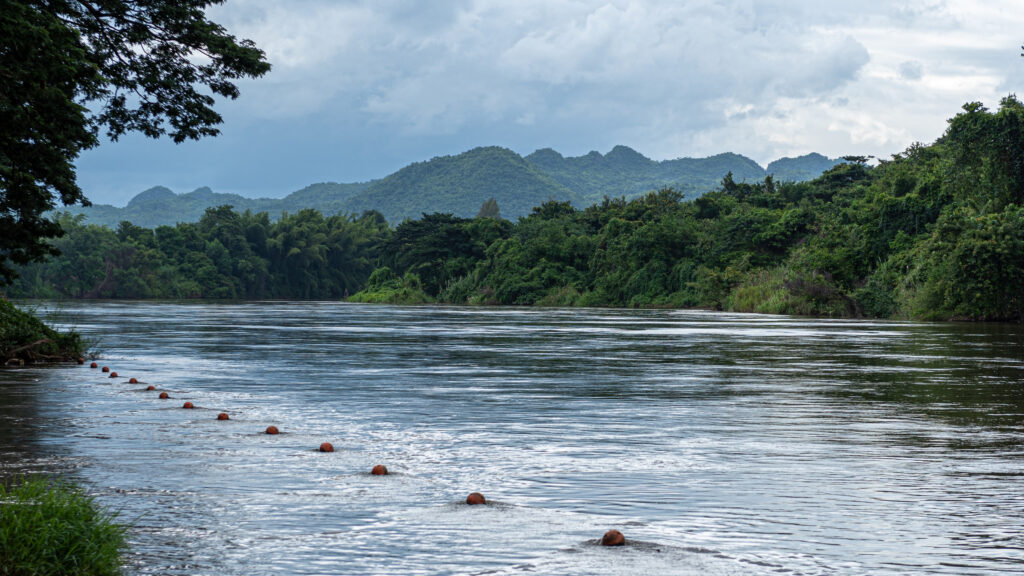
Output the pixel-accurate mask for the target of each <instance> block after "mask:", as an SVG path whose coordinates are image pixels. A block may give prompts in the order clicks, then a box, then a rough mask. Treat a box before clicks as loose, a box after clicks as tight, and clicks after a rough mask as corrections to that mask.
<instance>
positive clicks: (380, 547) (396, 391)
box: [0, 302, 1024, 576]
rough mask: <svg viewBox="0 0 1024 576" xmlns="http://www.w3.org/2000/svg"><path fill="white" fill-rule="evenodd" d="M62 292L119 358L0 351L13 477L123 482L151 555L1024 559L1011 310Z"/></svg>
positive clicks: (472, 566)
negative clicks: (754, 310)
mask: <svg viewBox="0 0 1024 576" xmlns="http://www.w3.org/2000/svg"><path fill="white" fill-rule="evenodd" d="M55 308H56V311H55V314H56V316H55V318H56V319H57V321H58V322H59V323H60V324H62V325H64V326H74V327H75V328H76V329H77V330H78V331H80V332H81V333H83V334H84V335H85V336H86V337H87V338H90V339H92V340H93V341H94V342H95V347H96V349H97V350H98V351H99V353H100V358H99V360H98V362H100V364H101V365H107V366H110V368H111V369H113V370H115V371H117V372H118V374H119V376H120V377H119V378H116V379H114V378H107V375H106V374H102V373H100V371H99V370H95V369H90V368H88V366H87V365H86V366H77V365H63V366H55V367H42V368H27V369H9V370H2V371H0V430H3V431H4V432H3V433H2V434H0V476H4V477H8V478H9V477H12V476H15V475H19V474H25V473H33V472H45V473H60V474H66V475H68V476H69V477H71V478H73V479H75V480H76V481H77V482H79V483H80V484H81V485H83V486H84V487H85V488H86V489H87V490H88V492H89V493H90V494H93V495H95V496H96V498H97V500H98V501H99V502H100V503H101V504H103V505H105V506H106V507H108V508H109V509H111V510H116V511H118V513H119V517H120V519H121V520H122V521H125V522H128V523H129V524H131V531H130V541H131V551H130V553H129V556H128V558H129V566H128V570H129V572H130V573H131V574H181V575H185V574H188V575H196V574H209V575H225V574H230V575H262V574H267V575H270V574H273V575H299V574H581V575H582V574H642V575H645V576H652V575H655V574H780V573H782V574H886V573H892V574H923V573H935V574H993V573H999V572H1005V573H1018V574H1019V573H1022V572H1024V328H1022V327H1020V326H1009V325H997V324H989V325H972V324H924V323H899V322H875V321H849V320H845V321H841V320H813V319H802V318H790V317H781V316H761V315H746V314H722V313H709V312H694V311H665V310H653V311H652V310H645V311H636V310H594V309H589V310H568V309H540V308H531V309H519V308H459V307H451V308H446V307H395V306H364V305H352V304H343V303H292V302H258V303H238V304H213V303H146V302H71V303H62V304H61V305H60V306H55V305H53V304H49V303H44V304H43V305H42V311H46V310H54V309H55ZM129 377H136V378H137V379H138V380H139V381H140V383H139V384H129V383H128V378H129ZM148 384H152V385H154V386H155V387H156V388H157V390H155V391H146V390H145V388H146V385H148ZM158 391H167V392H168V393H169V394H170V396H171V399H169V400H159V399H158V398H157V394H158ZM185 401H191V402H193V403H194V404H195V405H196V406H197V407H196V409H194V410H184V409H182V407H181V406H182V403H183V402H185ZM222 411H223V412H227V413H228V414H229V415H230V420H227V421H218V420H217V419H216V415H217V414H218V413H219V412H222ZM268 425H276V426H278V427H279V428H280V430H281V434H279V435H276V436H273V435H267V434H265V433H263V432H264V430H265V429H266V427H267V426H268ZM325 441H326V442H331V443H332V444H333V445H334V447H335V449H336V451H335V452H334V453H320V452H318V451H317V447H318V446H319V445H320V443H321V442H325ZM376 464H384V465H386V466H387V467H388V468H389V470H390V471H391V472H392V474H390V475H388V476H372V475H370V474H369V471H370V469H371V468H372V467H373V466H374V465H376ZM474 491H479V492H482V493H483V494H484V495H485V496H486V497H487V499H488V501H489V503H488V505H486V506H467V505H466V504H464V503H463V502H464V500H465V498H466V495H467V494H468V493H470V492H474ZM611 528H616V529H619V530H621V531H622V532H623V533H624V534H625V536H626V539H627V545H626V546H625V547H623V548H606V547H601V546H598V545H596V544H595V542H596V540H597V539H599V538H600V537H601V535H602V534H603V533H604V531H606V530H608V529H611Z"/></svg>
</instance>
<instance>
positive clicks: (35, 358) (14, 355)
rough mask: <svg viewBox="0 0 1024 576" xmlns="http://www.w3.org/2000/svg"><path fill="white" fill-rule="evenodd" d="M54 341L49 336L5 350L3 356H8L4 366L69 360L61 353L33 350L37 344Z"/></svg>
mask: <svg viewBox="0 0 1024 576" xmlns="http://www.w3.org/2000/svg"><path fill="white" fill-rule="evenodd" d="M52 342H53V341H52V340H50V339H49V338H43V339H41V340H36V341H35V342H32V343H31V344H26V345H24V346H21V347H18V348H15V349H13V350H8V351H6V352H3V353H2V357H6V360H5V361H4V366H24V365H25V364H26V362H28V363H35V362H39V361H43V362H61V361H64V360H67V359H68V358H67V357H65V356H63V355H61V354H43V353H41V352H35V351H33V348H35V347H37V346H40V345H42V344H50V343H52Z"/></svg>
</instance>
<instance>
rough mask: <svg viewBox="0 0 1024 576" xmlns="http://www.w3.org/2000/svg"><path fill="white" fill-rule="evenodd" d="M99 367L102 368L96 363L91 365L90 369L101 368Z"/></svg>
mask: <svg viewBox="0 0 1024 576" xmlns="http://www.w3.org/2000/svg"><path fill="white" fill-rule="evenodd" d="M99 367H100V365H99V364H97V363H95V362H93V363H92V364H89V368H99Z"/></svg>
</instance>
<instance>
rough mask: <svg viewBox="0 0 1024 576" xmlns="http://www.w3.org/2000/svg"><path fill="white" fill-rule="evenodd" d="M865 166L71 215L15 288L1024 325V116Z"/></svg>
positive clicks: (985, 113)
mask: <svg viewBox="0 0 1024 576" xmlns="http://www.w3.org/2000/svg"><path fill="white" fill-rule="evenodd" d="M867 160H868V159H866V158H858V157H848V158H847V159H846V162H844V163H842V164H839V165H837V166H835V167H833V168H831V169H830V170H828V171H826V172H825V173H824V174H823V175H822V176H820V177H819V178H817V179H815V180H813V181H807V182H776V181H775V180H773V179H772V178H771V177H767V178H765V179H764V180H763V181H759V182H757V183H744V182H737V181H736V180H735V179H734V178H733V177H732V175H731V174H730V175H726V176H725V178H724V179H723V180H722V182H721V185H720V187H719V188H718V189H717V190H715V191H713V192H710V193H707V194H704V195H703V196H701V197H699V198H696V199H693V200H684V198H683V195H682V194H681V193H680V192H677V191H674V190H671V189H664V190H661V191H658V192H652V193H649V194H647V195H645V196H642V197H639V198H635V199H631V200H626V199H625V198H619V199H613V198H605V199H604V201H603V202H600V203H598V204H594V205H592V206H590V207H588V208H585V209H578V208H575V207H574V206H573V205H572V203H570V202H568V201H556V200H551V201H548V202H545V203H543V204H541V205H540V206H537V207H535V208H534V209H533V210H532V211H531V212H530V214H529V215H528V216H525V217H522V218H520V219H519V220H518V221H517V222H515V223H513V222H509V221H506V220H501V219H497V218H484V217H481V218H462V217H456V216H452V215H450V214H437V213H435V214H424V215H423V216H422V217H421V218H419V219H416V220H412V219H407V220H405V221H403V222H402V223H401V224H399V225H397V226H395V227H393V228H392V227H391V226H390V225H389V224H388V222H387V221H386V220H385V218H384V217H383V216H382V215H381V214H380V213H377V212H374V211H366V212H363V213H362V214H361V215H358V216H357V215H338V216H328V217H325V216H323V215H322V214H320V213H319V212H316V211H313V210H302V211H299V212H297V213H295V214H286V215H284V216H283V217H281V218H280V219H278V220H276V221H271V220H270V218H269V217H268V216H267V214H266V213H260V214H254V213H252V212H244V213H237V212H234V211H232V210H231V209H230V208H229V207H220V208H216V209H210V210H207V211H206V213H205V214H204V215H203V217H202V218H201V219H200V220H199V222H198V223H187V224H178V225H176V226H159V227H156V228H155V229H146V228H141V227H138V226H135V225H133V224H130V223H127V222H122V223H121V225H120V226H119V227H118V228H117V230H111V229H109V228H104V227H99V226H95V225H86V224H84V223H82V222H81V220H80V219H76V218H75V217H72V216H70V215H67V214H65V215H62V216H61V217H60V224H61V226H63V227H64V228H65V229H66V230H67V231H68V234H67V236H65V237H64V238H61V239H58V240H55V241H54V246H55V247H56V248H57V249H59V250H60V251H61V252H62V253H63V255H62V256H60V257H58V258H55V259H53V260H51V261H49V262H47V263H43V264H34V265H30V266H27V267H23V268H22V269H21V270H20V272H21V278H20V279H19V280H18V281H17V282H16V283H15V284H14V285H13V286H12V287H11V290H10V291H11V293H12V294H13V295H16V296H20V297H45V298H91V297H102V298H249V299H257V298H299V299H327V298H340V297H349V296H350V295H351V299H353V300H357V301H366V302H403V303H416V302H447V303H469V304H507V305H545V306H629V307H654V306H664V307H704V308H712V309H722V310H733V311H754V312H767V313H784V314H800V315H815V316H832V317H838V316H871V317H880V318H915V319H969V320H1006V321H1015V322H1020V321H1021V320H1024V291H1022V290H1021V289H1020V287H1021V285H1022V284H1024V105H1022V104H1021V102H1020V101H1019V100H1017V98H1016V97H1013V96H1009V97H1007V98H1004V99H1003V101H1002V102H1001V105H1000V107H999V109H998V110H995V111H993V110H989V109H987V108H985V107H984V106H982V105H981V104H980V103H970V104H967V105H965V106H964V108H963V111H962V112H961V113H959V114H957V115H956V116H955V117H954V118H952V119H951V120H950V121H949V126H948V129H947V130H946V132H945V134H944V135H943V136H942V137H941V138H939V139H938V140H937V141H936V142H934V143H933V144H931V145H923V144H915V145H913V146H911V147H910V148H908V149H907V150H906V151H905V152H903V153H901V154H897V155H894V156H893V157H892V158H891V159H888V160H882V161H880V162H878V164H877V165H875V166H871V165H869V163H868V161H867Z"/></svg>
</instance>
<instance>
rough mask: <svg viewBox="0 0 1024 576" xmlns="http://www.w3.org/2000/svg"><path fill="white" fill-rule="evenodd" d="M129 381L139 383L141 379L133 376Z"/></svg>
mask: <svg viewBox="0 0 1024 576" xmlns="http://www.w3.org/2000/svg"><path fill="white" fill-rule="evenodd" d="M128 383H129V384H138V383H139V380H138V379H137V378H134V377H132V378H129V379H128Z"/></svg>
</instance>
